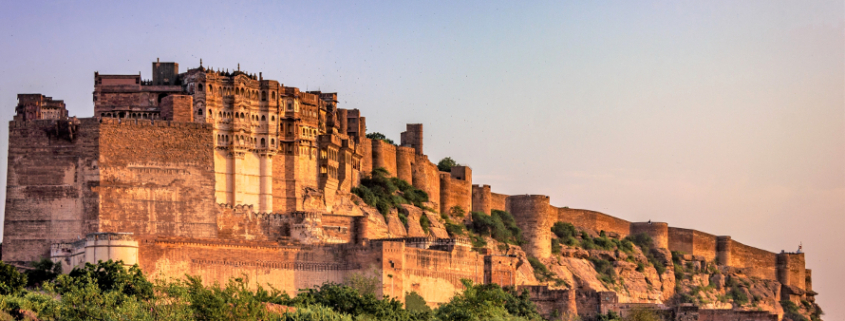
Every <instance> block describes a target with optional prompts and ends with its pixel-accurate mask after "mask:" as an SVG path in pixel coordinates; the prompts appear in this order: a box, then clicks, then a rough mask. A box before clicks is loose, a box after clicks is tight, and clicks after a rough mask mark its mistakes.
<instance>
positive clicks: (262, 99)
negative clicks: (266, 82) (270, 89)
mask: <svg viewBox="0 0 845 321" xmlns="http://www.w3.org/2000/svg"><path fill="white" fill-rule="evenodd" d="M261 101H267V92H266V91H261Z"/></svg>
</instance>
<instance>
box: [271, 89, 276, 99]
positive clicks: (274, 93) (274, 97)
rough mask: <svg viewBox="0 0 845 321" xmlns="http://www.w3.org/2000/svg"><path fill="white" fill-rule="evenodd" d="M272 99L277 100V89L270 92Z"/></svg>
mask: <svg viewBox="0 0 845 321" xmlns="http://www.w3.org/2000/svg"><path fill="white" fill-rule="evenodd" d="M270 99H272V100H276V92H275V91H271V92H270Z"/></svg>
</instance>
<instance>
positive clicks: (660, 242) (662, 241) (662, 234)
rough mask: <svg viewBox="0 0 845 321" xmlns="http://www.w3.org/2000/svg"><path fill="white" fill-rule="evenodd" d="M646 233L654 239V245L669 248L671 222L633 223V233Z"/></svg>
mask: <svg viewBox="0 0 845 321" xmlns="http://www.w3.org/2000/svg"><path fill="white" fill-rule="evenodd" d="M641 233H645V234H647V235H648V236H651V239H652V240H654V246H655V247H658V248H661V249H667V250H668V249H669V224H666V223H663V222H637V223H631V235H637V234H641Z"/></svg>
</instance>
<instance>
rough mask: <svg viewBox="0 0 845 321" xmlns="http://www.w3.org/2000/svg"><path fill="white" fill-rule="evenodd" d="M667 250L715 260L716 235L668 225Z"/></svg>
mask: <svg viewBox="0 0 845 321" xmlns="http://www.w3.org/2000/svg"><path fill="white" fill-rule="evenodd" d="M669 250H670V251H680V252H684V253H687V254H692V255H696V256H701V257H704V259H705V260H707V261H713V260H716V236H715V235H712V234H707V233H704V232H699V231H696V230H691V229H685V228H677V227H670V228H669Z"/></svg>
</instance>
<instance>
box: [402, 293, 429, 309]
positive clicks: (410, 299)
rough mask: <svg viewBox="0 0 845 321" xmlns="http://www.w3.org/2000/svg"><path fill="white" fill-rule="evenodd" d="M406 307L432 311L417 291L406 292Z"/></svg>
mask: <svg viewBox="0 0 845 321" xmlns="http://www.w3.org/2000/svg"><path fill="white" fill-rule="evenodd" d="M405 309H406V310H410V311H418V312H431V308H430V307H428V304H426V302H425V299H424V298H423V297H422V296H421V295H420V294H419V293H417V292H416V291H411V292H410V293H405Z"/></svg>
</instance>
